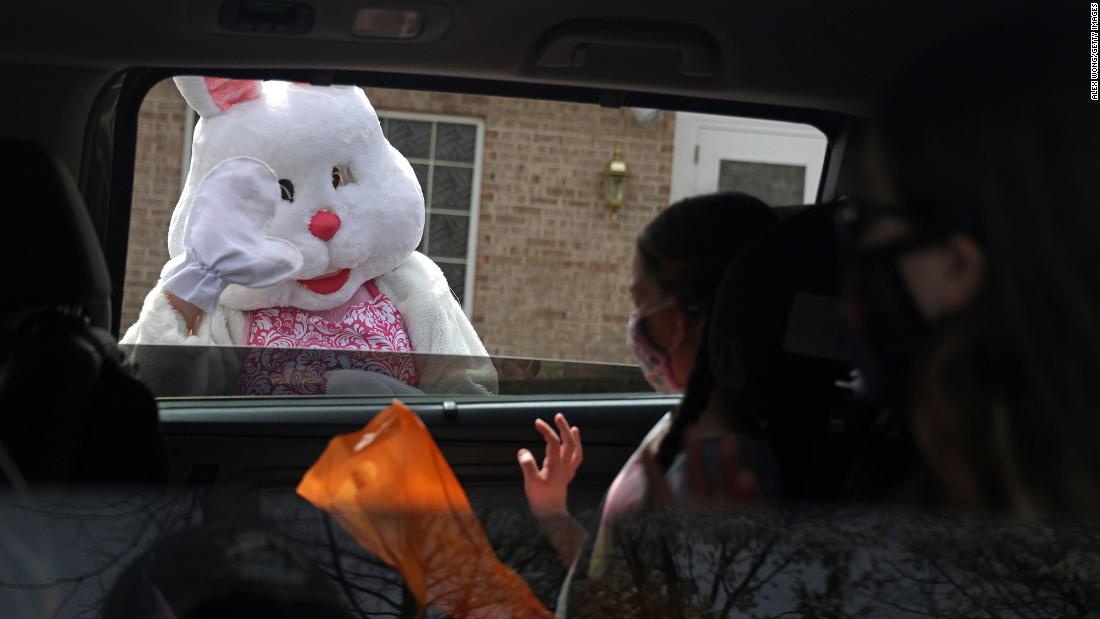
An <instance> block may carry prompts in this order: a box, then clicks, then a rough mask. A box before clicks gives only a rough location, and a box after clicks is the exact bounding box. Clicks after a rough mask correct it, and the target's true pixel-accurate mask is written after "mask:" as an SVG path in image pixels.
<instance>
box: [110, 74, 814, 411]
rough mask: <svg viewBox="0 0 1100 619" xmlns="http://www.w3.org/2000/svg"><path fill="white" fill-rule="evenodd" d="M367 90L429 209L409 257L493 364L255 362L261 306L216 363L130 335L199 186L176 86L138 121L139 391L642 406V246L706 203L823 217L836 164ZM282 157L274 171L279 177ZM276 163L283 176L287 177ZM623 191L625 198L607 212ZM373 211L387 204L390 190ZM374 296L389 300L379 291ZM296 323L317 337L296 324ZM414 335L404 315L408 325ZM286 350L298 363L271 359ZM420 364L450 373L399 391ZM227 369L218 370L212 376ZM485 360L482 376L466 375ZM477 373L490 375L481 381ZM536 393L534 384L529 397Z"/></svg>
mask: <svg viewBox="0 0 1100 619" xmlns="http://www.w3.org/2000/svg"><path fill="white" fill-rule="evenodd" d="M291 87H292V88H293V87H294V86H291ZM301 87H302V88H306V86H305V85H302V86H301ZM308 88H320V87H308ZM362 91H363V92H364V93H365V94H366V96H367V98H368V99H369V101H370V103H371V105H373V107H374V109H375V110H376V111H377V117H378V123H379V127H380V129H381V132H382V134H383V135H384V136H385V138H386V139H387V140H388V141H389V143H390V144H392V146H393V147H394V148H396V149H397V150H398V151H399V152H400V154H401V155H402V157H403V158H404V160H406V161H407V162H408V165H409V167H410V168H411V170H412V173H413V175H414V176H415V181H416V182H417V183H418V184H419V188H420V191H421V192H422V194H423V215H424V225H423V232H422V234H421V235H420V237H419V238H418V239H416V249H417V250H418V251H419V252H420V253H422V254H423V255H424V256H426V257H427V258H428V259H429V260H430V261H431V262H432V263H433V264H434V265H435V266H437V267H438V269H439V272H440V273H441V274H442V277H443V278H444V280H445V282H446V286H447V287H449V289H450V291H451V294H452V295H453V299H454V303H455V304H456V305H457V307H458V308H460V311H461V313H462V314H463V315H464V316H465V318H466V319H467V320H468V321H469V324H470V325H472V328H473V331H474V332H476V339H478V340H479V341H480V344H482V345H483V346H484V353H480V352H478V353H477V354H471V353H469V352H468V351H470V350H474V351H480V350H481V349H480V348H478V346H477V345H476V344H471V346H472V348H463V349H462V350H460V351H458V352H457V353H454V354H452V352H453V351H443V354H439V353H440V351H438V350H434V349H433V350H427V351H425V350H402V349H400V348H399V349H398V351H399V352H402V353H407V354H405V356H402V355H399V354H395V353H391V352H386V351H387V350H393V347H392V346H391V347H389V348H387V347H386V346H381V348H382V350H379V347H378V346H376V347H374V349H373V350H364V349H365V348H367V346H364V345H363V343H362V342H358V344H356V343H354V342H353V343H350V344H349V343H348V342H338V341H337V340H338V339H339V338H336V339H333V338H328V339H325V338H323V337H322V338H319V339H316V340H315V341H312V342H311V341H307V339H303V338H297V339H295V338H283V339H280V340H279V341H277V342H275V341H274V340H264V341H265V342H270V345H260V344H259V343H260V341H261V340H260V338H258V337H257V336H255V333H256V329H257V328H258V327H257V325H258V324H260V322H261V321H262V320H263V319H269V320H274V321H275V322H278V321H279V320H282V319H287V315H286V314H285V313H284V314H280V313H279V312H277V311H272V312H267V309H272V308H259V309H256V308H251V306H250V309H245V310H241V311H237V312H236V314H235V317H233V318H231V319H229V320H228V322H226V323H225V325H224V327H218V326H217V325H214V326H209V328H210V329H211V330H216V329H218V328H223V330H225V332H226V333H225V334H223V335H224V337H222V338H221V339H220V340H218V339H217V338H215V340H217V341H214V342H207V343H206V344H207V345H205V346H197V347H196V346H189V344H195V343H196V342H188V341H185V340H181V339H179V338H182V337H183V335H185V334H183V333H178V334H176V335H178V336H179V337H178V338H175V339H173V338H168V339H165V340H163V341H161V340H160V339H158V338H156V337H153V338H150V337H144V338H138V339H136V340H135V339H134V337H133V336H132V335H131V336H129V337H127V336H125V334H127V332H128V330H130V329H131V328H132V326H133V325H135V324H141V323H142V321H143V320H144V321H148V320H152V318H151V317H149V316H145V315H144V314H143V309H142V308H143V306H144V307H146V312H151V305H150V304H151V300H150V299H149V298H148V297H150V291H153V290H154V287H155V286H156V285H157V282H158V280H159V279H160V278H161V276H162V272H163V271H164V270H165V265H166V263H168V261H169V244H170V239H169V228H170V223H171V221H172V217H173V211H174V210H175V209H176V208H177V203H182V202H183V200H181V194H182V193H184V192H185V190H186V189H187V188H188V187H189V185H188V172H189V167H190V166H191V165H192V142H193V140H194V138H195V136H196V131H195V129H196V122H197V121H198V122H199V125H200V127H201V123H202V121H199V120H198V119H199V115H198V114H196V112H195V111H194V110H193V109H192V108H191V107H190V106H189V105H188V103H187V102H186V101H185V100H184V98H183V97H182V96H181V94H180V91H179V89H178V88H177V86H176V85H175V84H174V83H173V81H172V80H165V81H164V82H161V83H159V84H158V85H156V86H155V87H154V88H153V89H152V90H151V91H150V92H149V93H148V95H147V96H146V98H145V101H144V103H143V105H142V107H141V110H140V114H139V119H138V138H137V145H136V150H137V153H136V164H135V170H134V172H135V174H134V192H133V205H132V212H131V222H130V237H129V249H128V256H127V265H126V279H125V285H124V299H123V305H122V320H121V324H122V332H123V334H124V337H123V343H124V344H126V345H130V346H132V347H136V348H137V354H136V356H137V357H138V360H139V363H140V365H141V366H142V369H143V373H144V375H146V376H147V377H148V376H154V377H155V376H156V375H157V374H158V371H157V369H156V367H154V366H158V365H160V366H164V365H165V364H167V365H169V366H173V367H172V368H171V369H166V370H164V371H163V372H162V374H163V375H164V377H165V378H164V381H163V382H160V383H158V382H157V381H156V380H155V379H154V380H153V381H152V384H153V387H154V390H155V391H157V392H158V394H159V395H169V394H170V392H171V394H174V395H204V394H206V395H210V394H220V395H225V394H231V393H236V394H237V395H263V394H264V392H265V390H266V391H267V393H268V394H276V393H278V392H279V390H278V389H275V388H269V387H264V388H262V389H261V388H256V389H252V390H249V389H248V388H247V384H248V383H249V380H248V379H246V378H244V377H243V374H242V372H245V371H247V368H249V367H253V368H255V367H260V366H263V367H266V368H267V370H265V371H267V372H268V374H270V375H268V376H266V377H264V378H262V379H258V380H260V382H264V381H266V382H272V381H274V382H277V383H278V382H279V381H282V383H280V384H284V383H287V381H290V382H291V383H293V382H294V381H295V380H298V381H304V382H303V383H302V384H306V383H308V384H314V383H315V382H316V381H320V382H321V383H322V385H321V387H320V388H319V389H314V388H312V387H310V388H304V389H305V391H304V392H305V393H324V392H325V390H324V382H325V381H326V380H327V379H325V378H324V375H325V374H326V373H327V372H328V371H331V370H334V369H337V370H339V369H359V370H361V369H364V368H366V369H368V370H370V369H373V370H381V371H382V372H383V373H386V372H388V373H389V375H391V376H398V378H399V380H403V381H404V382H406V383H410V384H412V385H418V386H419V387H420V388H421V390H422V391H424V392H426V393H447V392H451V391H455V390H458V391H461V387H456V385H455V381H449V380H447V379H446V375H453V372H454V371H455V370H453V366H455V365H458V366H463V369H461V370H458V371H460V372H466V373H467V374H470V375H473V374H478V373H479V372H480V373H483V374H495V375H496V378H495V380H496V381H497V382H496V384H494V385H493V386H492V387H491V388H490V389H489V391H492V392H494V393H509V392H511V393H532V392H540V390H544V391H542V392H545V393H567V392H575V393H591V392H593V391H596V392H600V391H602V392H616V393H622V392H632V391H646V390H648V387H647V386H646V384H645V382H644V380H642V378H641V375H640V373H639V372H638V370H637V368H636V362H635V360H634V357H633V356H632V354H631V352H630V350H629V349H628V346H627V343H626V337H625V326H626V322H627V318H628V315H629V313H630V311H631V300H630V295H629V292H628V285H629V281H630V272H631V263H632V255H633V251H634V242H635V238H636V236H637V235H638V233H639V231H640V230H641V229H642V227H643V226H644V225H645V224H646V223H647V222H648V221H649V220H650V219H652V218H653V217H654V216H655V215H656V214H657V213H658V212H660V210H661V209H663V208H665V207H666V206H668V204H669V203H670V202H673V201H675V200H678V199H681V198H684V197H688V196H691V195H696V194H701V193H710V192H714V191H742V192H746V193H750V194H752V195H755V196H757V197H759V198H761V199H763V200H764V201H766V202H768V203H769V204H772V205H773V206H784V205H791V204H801V203H807V202H812V201H813V200H814V198H815V196H816V194H817V190H818V185H819V183H820V179H821V173H822V165H823V162H824V158H825V151H826V148H827V140H826V138H825V136H824V135H823V134H822V133H821V132H820V131H818V130H817V129H815V128H813V127H811V126H809V125H798V124H793V123H785V122H775V121H769V120H763V119H749V118H734V117H723V116H714V115H704V114H696V113H688V112H678V111H670V110H652V109H638V108H617V109H616V108H604V107H600V106H597V105H591V104H581V103H571V102H559V101H549V100H535V99H522V98H509V97H497V96H481V95H470V94H456V93H446V92H430V91H409V90H396V89H385V88H372V87H363V88H362ZM226 118H228V116H227V117H226ZM219 120H224V119H219ZM210 126H211V127H213V122H211V123H210ZM273 130H277V129H273ZM208 139H210V138H208ZM283 146H284V148H293V146H290V145H285V144H284V145H283ZM195 152H196V153H197V152H199V151H198V150H196V151H195ZM285 156H286V155H285V153H282V152H280V153H273V154H272V157H273V158H274V159H275V160H281V159H280V158H285ZM260 158H261V159H263V157H260ZM614 162H619V163H614ZM268 163H269V164H270V165H271V167H272V169H273V170H275V172H276V173H277V174H278V173H279V170H277V169H275V168H277V167H278V166H277V165H276V163H277V161H276V162H268ZM334 163H335V162H334ZM341 165H343V164H336V165H333V166H332V170H333V174H334V175H337V176H339V175H340V174H344V175H345V176H346V178H344V177H342V176H341V177H340V178H341V179H342V180H340V182H362V183H367V182H368V178H367V177H368V176H369V175H370V172H369V171H368V170H345V169H343V168H341V167H340V166H341ZM616 165H618V166H619V168H624V170H622V171H623V172H624V173H623V174H622V175H621V177H622V178H625V182H622V181H618V180H614V178H618V176H616V175H615V174H612V175H609V174H608V173H607V170H608V169H609V168H611V167H615V166H616ZM326 166H327V164H326ZM208 167H209V166H207V168H208ZM200 168H202V166H201V165H200V166H198V167H196V168H195V169H196V170H198V169H200ZM207 168H203V169H207ZM325 169H326V174H327V169H328V168H327V167H326V168H325ZM616 174H617V173H616ZM337 176H334V177H333V178H334V179H335V178H337ZM612 177H614V178H612ZM195 180H197V179H195ZM284 180H290V181H293V179H284ZM333 182H334V183H336V182H337V181H336V180H334V181H333ZM369 182H375V179H373V178H371V179H369ZM291 184H292V185H294V183H293V182H292V183H291ZM193 185H194V184H192V185H190V186H192V187H193ZM280 186H281V188H282V191H283V192H284V197H285V196H286V195H287V194H286V192H287V190H288V189H287V186H286V185H285V184H283V182H282V180H280ZM334 186H337V185H334ZM295 189H296V190H297V191H298V192H299V193H301V192H302V191H305V190H306V185H304V184H303V181H299V182H298V183H297V186H296V187H295ZM617 190H618V191H620V192H621V195H614V194H615V192H616V191H617ZM378 195H379V196H381V197H380V199H386V198H385V195H386V194H385V193H384V191H383V190H380V191H379V194H378ZM617 202H621V204H619V203H617ZM310 225H312V223H311V224H310ZM343 225H344V226H347V225H348V222H343ZM181 227H182V225H181ZM303 227H304V224H303ZM311 229H312V228H311ZM276 236H278V235H277V234H276ZM379 292H381V293H382V294H383V296H387V297H391V296H394V295H395V293H394V291H393V290H392V288H387V287H386V286H381V287H380V290H379ZM158 294H159V293H158ZM371 294H373V293H371ZM363 295H364V297H363V298H367V297H370V298H375V299H377V298H378V297H373V296H371V295H370V294H368V293H366V292H365V293H363ZM154 296H155V295H154ZM356 298H358V297H356ZM391 300H392V299H391ZM223 301H224V297H223ZM368 301H369V300H368ZM349 302H350V301H349ZM162 305H163V304H162ZM394 306H396V307H400V306H401V300H400V299H399V300H397V301H395V302H394ZM238 307H240V305H238ZM341 307H344V306H341ZM299 309H304V310H306V311H307V312H308V313H309V314H310V316H309V317H308V320H314V319H317V318H319V317H320V318H325V319H327V320H329V321H330V322H340V321H341V320H342V319H343V318H345V317H344V316H333V315H328V314H324V312H326V311H329V310H332V311H335V312H336V313H337V314H338V313H339V312H340V311H341V310H340V309H339V308H337V309H336V310H333V309H332V308H327V307H326V308H318V307H309V308H299ZM265 312H267V313H265ZM329 313H330V314H331V313H332V312H331V311H329ZM405 313H408V312H405ZM321 314H324V315H321ZM295 316H296V318H295V319H299V320H306V319H303V318H302V315H301V313H299V314H297V315H295ZM414 318H415V317H409V316H405V315H404V314H402V320H404V322H405V323H406V326H409V325H408V323H410V322H415V320H414ZM204 319H205V318H204ZM219 319H220V318H219ZM454 319H455V320H457V318H454ZM308 320H307V322H308ZM448 320H450V318H449V319H448ZM154 322H155V321H154ZM427 324H429V325H431V324H432V323H430V322H429V323H427ZM269 326H270V325H269ZM284 326H285V325H284ZM181 328H182V327H181ZM278 328H279V326H278V325H275V326H274V327H271V329H272V330H273V331H277V330H278ZM426 328H434V327H433V326H428V327H424V326H417V327H416V328H415V329H412V328H410V329H407V331H408V333H406V336H408V337H410V338H411V340H416V339H417V337H420V338H423V337H424V335H423V333H424V329H426ZM413 331H416V332H415V333H413ZM152 332H153V331H148V332H147V333H152ZM250 334H252V335H251V336H250ZM368 339H369V338H368ZM165 344H169V346H164V345H165ZM154 345H157V346H154ZM275 346H278V347H281V348H284V349H288V351H289V352H288V351H286V350H284V351H283V352H276V351H272V350H266V351H265V350H264V349H266V348H272V347H275ZM226 348H230V349H232V352H227V351H226V350H224V349H226ZM197 349H203V350H205V352H200V350H197ZM318 349H325V350H333V349H340V350H343V351H344V352H343V353H342V355H343V356H341V357H331V358H329V359H328V360H327V361H325V362H324V363H321V364H320V365H315V366H311V367H312V368H313V369H311V370H308V371H305V372H304V374H305V375H307V376H306V378H304V379H303V378H302V377H301V376H300V375H301V374H302V372H301V371H300V370H302V367H303V366H302V365H301V364H303V363H307V364H308V363H309V361H308V359H311V358H315V357H316V356H317V354H318V353H316V352H312V353H311V352H308V351H315V350H318ZM463 351H466V352H463ZM409 354H411V355H412V356H413V358H414V361H413V362H411V363H412V366H416V365H417V364H420V363H421V362H422V361H423V359H424V358H425V356H430V357H433V358H434V359H435V362H436V364H437V365H441V366H446V367H448V368H450V369H448V370H445V371H441V372H440V373H437V374H436V375H433V377H432V378H434V379H438V380H435V382H433V381H431V380H423V381H421V382H420V383H418V382H416V381H417V379H418V378H423V377H411V376H404V377H402V376H401V375H400V372H401V371H402V370H401V369H400V368H401V367H403V364H406V362H407V359H406V357H407V356H408V355H409ZM226 355H228V359H229V360H228V361H227V362H226V361H225V358H226ZM219 356H220V358H221V360H220V361H218V362H212V361H210V359H211V358H214V357H219ZM478 356H482V357H483V356H488V357H489V359H484V360H483V361H482V362H473V361H470V360H468V359H467V360H462V357H478ZM143 357H144V360H143V359H142V358H143ZM366 357H369V359H366ZM352 358H354V360H353V361H348V359H352ZM173 360H174V362H173ZM211 363H213V364H214V365H213V366H211V365H210V364H211ZM349 364H350V365H349ZM479 364H480V365H482V366H484V367H473V366H478V365H479ZM210 367H213V368H214V369H212V370H211V369H209V368H210ZM242 368H245V369H242ZM273 368H277V369H273ZM180 372H183V373H185V374H186V373H195V372H197V373H200V374H201V373H207V374H209V373H211V372H212V373H213V374H218V375H219V376H220V378H218V380H217V381H213V380H210V379H209V377H206V378H203V377H201V376H200V377H196V378H195V381H194V384H190V385H188V384H186V383H188V381H187V380H181V379H180V378H179V374H180ZM428 373H429V374H430V373H431V372H428ZM274 374H278V376H274ZM147 380H148V378H147ZM310 381H313V382H310ZM525 381H527V382H532V381H533V382H532V384H531V385H527V386H521V385H520V384H521V383H523V382H525ZM460 382H461V381H460ZM474 382H476V380H474ZM215 383H216V385H215ZM582 383H583V384H582ZM534 385H538V386H537V387H536V386H534ZM601 385H602V387H601ZM241 390H243V391H241Z"/></svg>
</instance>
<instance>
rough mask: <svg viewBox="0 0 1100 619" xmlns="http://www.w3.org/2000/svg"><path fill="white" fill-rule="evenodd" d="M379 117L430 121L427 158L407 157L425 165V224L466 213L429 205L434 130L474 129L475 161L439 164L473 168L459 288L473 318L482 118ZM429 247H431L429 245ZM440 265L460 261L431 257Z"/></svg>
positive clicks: (397, 114) (394, 114)
mask: <svg viewBox="0 0 1100 619" xmlns="http://www.w3.org/2000/svg"><path fill="white" fill-rule="evenodd" d="M377 113H378V116H379V119H381V118H383V117H385V118H393V119H397V120H418V121H422V122H430V123H432V135H431V141H430V149H431V150H430V151H429V152H428V158H427V159H420V158H415V157H414V158H410V159H409V161H410V163H417V164H423V165H427V166H428V183H427V186H426V188H425V192H424V193H425V195H424V208H425V211H424V226H425V228H427V226H428V225H429V224H430V223H431V215H432V213H436V212H438V213H439V214H441V215H459V216H466V215H467V213H465V212H462V211H452V210H447V209H443V210H439V211H436V210H433V209H432V208H431V199H432V198H431V195H432V180H433V176H434V175H433V174H432V173H431V172H432V168H433V167H434V166H435V164H436V163H437V162H436V159H435V137H436V136H435V133H436V127H437V126H438V123H454V124H463V125H474V126H475V127H476V128H477V133H476V136H475V138H474V161H473V163H472V164H471V163H467V162H464V161H444V162H442V163H444V164H446V165H449V166H457V167H464V168H465V167H470V168H471V169H472V170H473V175H472V180H471V187H470V212H469V213H468V215H469V218H470V223H469V226H468V227H467V238H466V279H465V283H464V286H463V290H462V311H463V312H465V313H466V316H467V317H470V318H472V317H473V315H474V278H475V277H476V275H477V228H478V220H479V219H480V213H481V168H482V160H483V156H484V154H485V121H484V120H482V119H480V118H474V117H471V116H452V115H448V114H425V113H420V112H400V111H390V110H383V109H379V110H377ZM429 249H431V248H430V246H429ZM432 260H436V261H438V262H439V263H441V264H459V263H460V259H450V258H438V259H436V258H432Z"/></svg>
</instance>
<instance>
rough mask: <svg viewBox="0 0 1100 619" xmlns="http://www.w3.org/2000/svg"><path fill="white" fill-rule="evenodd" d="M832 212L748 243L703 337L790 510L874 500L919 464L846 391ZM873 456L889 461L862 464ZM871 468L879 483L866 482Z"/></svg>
mask: <svg viewBox="0 0 1100 619" xmlns="http://www.w3.org/2000/svg"><path fill="white" fill-rule="evenodd" d="M836 208H837V207H836V205H835V204H822V205H815V206H812V207H808V208H804V209H802V210H799V211H797V212H794V213H793V214H790V215H789V216H788V217H786V218H785V219H784V220H783V221H781V222H780V223H779V224H777V225H776V226H775V227H773V228H772V229H771V230H769V231H768V232H765V233H764V234H763V235H762V236H761V237H760V238H758V239H757V240H755V241H753V243H752V244H751V245H750V246H749V247H747V248H746V249H745V251H744V252H743V253H742V254H741V255H740V256H739V257H738V259H737V260H736V261H735V262H734V264H733V265H732V266H731V267H730V270H729V272H728V273H727V274H726V277H725V278H724V280H723V282H722V284H721V286H720V288H719V290H718V292H717V295H716V297H715V304H714V307H713V310H712V312H713V313H712V316H711V323H710V328H709V335H708V343H707V345H708V347H709V352H710V355H711V358H710V361H711V368H712V370H713V372H714V375H715V380H716V384H717V385H718V386H719V388H720V389H722V392H723V394H724V396H725V398H726V402H727V406H728V407H729V408H730V410H733V411H735V414H736V417H737V419H736V421H737V424H738V425H739V426H740V427H738V428H737V431H739V432H743V433H746V434H749V435H753V436H756V437H757V438H763V439H765V440H767V442H768V443H769V444H770V445H771V447H772V450H773V451H774V454H775V458H776V461H777V463H778V465H779V469H780V474H781V476H782V480H783V483H782V485H783V492H782V494H783V496H784V497H785V498H787V499H792V500H806V499H812V500H822V499H840V498H852V499H864V500H866V499H872V498H875V495H877V494H879V493H881V492H882V491H884V489H885V488H886V487H888V486H891V485H893V484H895V483H896V482H897V479H898V478H899V477H902V476H904V474H905V471H908V470H910V467H911V465H912V462H913V459H914V457H915V452H914V451H913V450H912V449H910V446H909V439H908V434H907V432H905V427H904V424H903V423H898V420H897V419H895V418H894V416H893V415H889V414H887V415H886V416H885V417H884V416H883V414H882V413H883V411H881V410H880V409H879V408H877V407H867V406H863V405H861V404H860V403H859V402H856V401H855V400H854V398H853V395H854V393H853V390H852V389H851V388H850V387H847V386H846V383H848V382H849V381H850V380H851V376H850V374H851V370H852V368H853V362H852V357H853V355H852V346H851V336H850V331H849V329H848V326H847V324H848V323H847V320H846V314H845V310H844V306H843V303H842V301H841V298H840V286H839V279H840V278H839V274H840V250H839V248H838V246H837V243H836V240H835V235H834V233H833V230H834V224H833V221H834V216H835V212H836ZM884 423H885V424H887V426H889V427H884V426H883V424H884ZM884 445H889V449H888V450H884V449H883V447H884ZM868 450H877V451H875V452H874V453H875V454H878V455H875V456H874V457H872V458H871V459H872V460H883V459H884V458H885V460H883V461H881V462H868V458H867V457H866V456H865V454H867V453H869V452H868ZM884 454H889V455H885V456H884ZM867 464H870V465H872V466H874V467H877V468H876V474H877V475H880V476H879V477H877V478H875V479H873V480H871V479H869V478H867V474H868V473H869V472H870V471H862V470H860V469H861V468H862V467H863V466H864V465H867ZM888 471H894V472H896V474H887V472H888Z"/></svg>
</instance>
